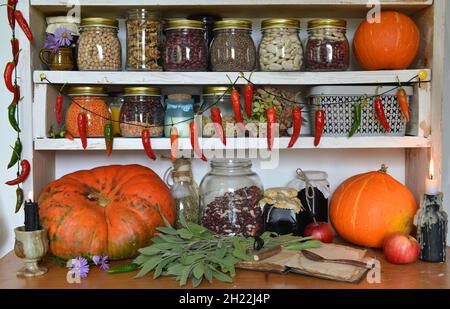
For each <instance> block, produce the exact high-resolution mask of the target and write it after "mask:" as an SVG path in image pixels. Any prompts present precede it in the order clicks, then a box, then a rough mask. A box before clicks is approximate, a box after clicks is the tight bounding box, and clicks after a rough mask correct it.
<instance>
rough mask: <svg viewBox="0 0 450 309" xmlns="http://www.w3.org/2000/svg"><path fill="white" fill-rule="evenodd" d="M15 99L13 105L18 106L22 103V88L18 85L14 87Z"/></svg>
mask: <svg viewBox="0 0 450 309" xmlns="http://www.w3.org/2000/svg"><path fill="white" fill-rule="evenodd" d="M14 89H15V90H14V98H13V101H12V102H11V105H16V104H17V103H19V101H20V86H19V85H16V87H14Z"/></svg>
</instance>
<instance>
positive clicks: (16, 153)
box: [8, 138, 22, 169]
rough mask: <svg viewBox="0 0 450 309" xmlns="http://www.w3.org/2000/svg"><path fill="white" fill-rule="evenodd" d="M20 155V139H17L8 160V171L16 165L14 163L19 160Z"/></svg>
mask: <svg viewBox="0 0 450 309" xmlns="http://www.w3.org/2000/svg"><path fill="white" fill-rule="evenodd" d="M21 154H22V142H21V141H20V138H17V140H16V144H15V145H14V148H13V153H12V155H11V160H9V163H8V169H10V168H11V167H13V166H14V165H16V163H17V162H18V161H19V159H20V155H21Z"/></svg>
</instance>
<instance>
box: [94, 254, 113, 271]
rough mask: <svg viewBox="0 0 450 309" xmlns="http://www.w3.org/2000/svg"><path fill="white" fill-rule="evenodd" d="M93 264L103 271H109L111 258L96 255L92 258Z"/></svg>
mask: <svg viewBox="0 0 450 309" xmlns="http://www.w3.org/2000/svg"><path fill="white" fill-rule="evenodd" d="M92 262H94V264H95V265H97V266H99V267H100V269H101V270H107V269H109V258H108V256H107V255H101V256H100V255H95V256H94V257H93V258H92Z"/></svg>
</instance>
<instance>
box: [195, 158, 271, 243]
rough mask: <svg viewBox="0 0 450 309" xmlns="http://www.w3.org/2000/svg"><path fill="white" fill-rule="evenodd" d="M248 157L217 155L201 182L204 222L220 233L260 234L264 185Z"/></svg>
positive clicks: (202, 220)
mask: <svg viewBox="0 0 450 309" xmlns="http://www.w3.org/2000/svg"><path fill="white" fill-rule="evenodd" d="M251 167H252V162H251V161H250V160H248V159H215V160H212V161H211V170H210V171H209V172H208V173H207V174H206V175H205V176H204V177H203V179H202V181H201V183H200V207H201V209H202V219H201V223H202V225H203V226H204V227H205V228H207V229H209V230H211V231H213V232H215V233H218V234H222V235H238V236H245V237H250V236H257V235H259V234H260V233H261V232H262V229H263V221H262V211H261V207H260V206H259V203H258V202H259V200H260V199H261V198H262V193H263V186H262V183H261V179H260V178H259V176H258V175H257V174H256V173H255V172H253V171H252V169H251Z"/></svg>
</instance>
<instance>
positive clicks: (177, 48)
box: [163, 19, 208, 71]
mask: <svg viewBox="0 0 450 309" xmlns="http://www.w3.org/2000/svg"><path fill="white" fill-rule="evenodd" d="M163 64H164V70H166V71H206V69H207V64H208V52H207V48H206V40H205V30H204V29H203V23H202V22H201V21H198V20H188V19H176V20H169V21H168V22H167V25H166V42H165V45H164V49H163Z"/></svg>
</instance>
